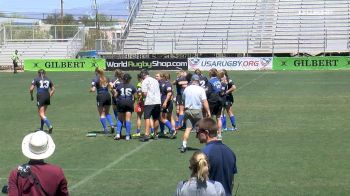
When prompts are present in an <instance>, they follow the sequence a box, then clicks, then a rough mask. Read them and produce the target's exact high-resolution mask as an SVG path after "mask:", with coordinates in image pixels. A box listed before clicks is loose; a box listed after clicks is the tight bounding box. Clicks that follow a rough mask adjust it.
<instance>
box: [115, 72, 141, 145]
mask: <svg viewBox="0 0 350 196" xmlns="http://www.w3.org/2000/svg"><path fill="white" fill-rule="evenodd" d="M130 80H131V76H130V74H127V73H126V74H124V75H123V80H122V82H121V83H120V84H119V85H118V86H117V88H116V89H115V90H116V93H115V96H116V99H117V105H118V122H117V134H116V135H115V137H114V139H115V140H119V139H120V135H121V131H122V127H123V124H125V128H126V137H125V139H126V140H130V134H131V121H130V120H131V114H132V112H134V96H135V93H136V88H135V86H134V85H132V84H130Z"/></svg>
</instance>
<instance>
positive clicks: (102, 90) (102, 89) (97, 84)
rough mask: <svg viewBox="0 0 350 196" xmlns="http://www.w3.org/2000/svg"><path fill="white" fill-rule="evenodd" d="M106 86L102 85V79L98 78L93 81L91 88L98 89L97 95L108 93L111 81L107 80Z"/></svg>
mask: <svg viewBox="0 0 350 196" xmlns="http://www.w3.org/2000/svg"><path fill="white" fill-rule="evenodd" d="M106 80H107V81H106V85H102V84H101V81H100V77H96V78H94V79H92V82H91V86H93V87H96V91H97V93H108V92H109V91H108V83H109V79H108V78H106Z"/></svg>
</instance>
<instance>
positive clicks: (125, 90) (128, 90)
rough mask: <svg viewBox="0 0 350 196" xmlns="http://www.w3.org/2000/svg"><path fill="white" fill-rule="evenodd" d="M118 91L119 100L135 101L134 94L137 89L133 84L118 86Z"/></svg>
mask: <svg viewBox="0 0 350 196" xmlns="http://www.w3.org/2000/svg"><path fill="white" fill-rule="evenodd" d="M116 91H117V93H118V95H117V100H119V101H121V100H133V99H134V94H135V93H136V88H135V86H134V85H132V84H124V83H120V84H119V85H118V86H117V88H116Z"/></svg>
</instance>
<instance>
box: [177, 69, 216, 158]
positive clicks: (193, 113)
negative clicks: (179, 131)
mask: <svg viewBox="0 0 350 196" xmlns="http://www.w3.org/2000/svg"><path fill="white" fill-rule="evenodd" d="M182 97H183V100H184V101H185V123H186V130H185V133H184V135H183V137H182V146H181V149H180V151H181V152H182V153H184V152H186V149H187V140H188V138H189V136H190V132H191V130H192V128H194V126H195V124H196V123H197V122H198V121H199V120H200V119H202V118H203V114H202V108H203V107H204V110H205V111H206V112H207V114H208V116H207V117H210V116H211V114H210V109H209V105H208V101H207V96H206V94H205V90H204V88H202V87H201V86H200V85H199V76H198V75H193V76H192V78H191V85H189V86H188V87H186V88H185V90H184V92H183V94H182Z"/></svg>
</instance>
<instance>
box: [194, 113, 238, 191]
mask: <svg viewBox="0 0 350 196" xmlns="http://www.w3.org/2000/svg"><path fill="white" fill-rule="evenodd" d="M197 125H198V126H197V127H196V131H197V138H198V140H199V142H200V143H205V144H206V145H205V147H204V148H203V149H202V151H203V152H204V153H205V154H206V155H207V157H208V160H209V164H210V169H209V179H210V180H214V181H218V182H220V183H221V184H222V185H223V186H224V189H225V192H226V195H228V196H231V195H232V190H233V182H234V174H236V173H237V167H236V155H235V154H234V153H233V151H232V150H231V149H230V148H229V147H227V146H226V145H225V144H223V143H222V141H220V140H218V138H217V131H218V127H217V125H216V122H215V121H214V120H213V119H211V118H204V119H202V120H200V121H199V122H198V124H197Z"/></svg>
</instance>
